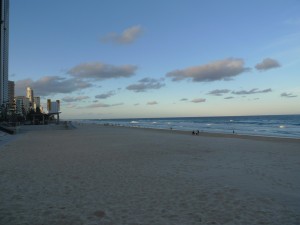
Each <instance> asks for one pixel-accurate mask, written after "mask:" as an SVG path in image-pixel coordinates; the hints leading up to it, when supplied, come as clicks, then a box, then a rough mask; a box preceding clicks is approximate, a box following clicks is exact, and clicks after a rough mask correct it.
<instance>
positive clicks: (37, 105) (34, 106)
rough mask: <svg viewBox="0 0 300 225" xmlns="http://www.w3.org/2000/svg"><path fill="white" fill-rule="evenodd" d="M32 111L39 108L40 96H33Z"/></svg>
mask: <svg viewBox="0 0 300 225" xmlns="http://www.w3.org/2000/svg"><path fill="white" fill-rule="evenodd" d="M33 108H34V111H36V109H37V108H39V109H40V108H41V98H40V97H34V104H33Z"/></svg>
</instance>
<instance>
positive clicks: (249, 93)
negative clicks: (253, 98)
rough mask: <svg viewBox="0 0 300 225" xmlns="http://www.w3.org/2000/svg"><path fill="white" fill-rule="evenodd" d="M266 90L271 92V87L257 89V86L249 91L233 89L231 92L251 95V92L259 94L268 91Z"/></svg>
mask: <svg viewBox="0 0 300 225" xmlns="http://www.w3.org/2000/svg"><path fill="white" fill-rule="evenodd" d="M268 92H272V89H271V88H268V89H264V90H259V89H257V88H253V89H251V90H249V91H245V90H242V91H233V92H231V93H232V94H235V95H251V94H261V93H268Z"/></svg>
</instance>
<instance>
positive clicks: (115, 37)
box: [101, 25, 143, 44]
mask: <svg viewBox="0 0 300 225" xmlns="http://www.w3.org/2000/svg"><path fill="white" fill-rule="evenodd" d="M142 33H143V29H142V27H141V26H139V25H136V26H132V27H129V28H127V29H125V30H124V31H123V32H122V33H121V34H117V33H115V32H112V33H109V34H107V35H105V36H104V37H102V38H101V40H102V42H112V43H117V44H130V43H133V42H134V41H135V40H136V39H137V38H138V37H139V36H140V35H141V34H142Z"/></svg>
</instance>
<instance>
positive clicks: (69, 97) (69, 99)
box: [62, 96, 90, 102]
mask: <svg viewBox="0 0 300 225" xmlns="http://www.w3.org/2000/svg"><path fill="white" fill-rule="evenodd" d="M88 98H90V97H89V96H77V97H72V96H66V97H63V98H62V100H63V101H64V102H78V101H81V100H84V99H88Z"/></svg>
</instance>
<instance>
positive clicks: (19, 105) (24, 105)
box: [15, 96, 30, 116]
mask: <svg viewBox="0 0 300 225" xmlns="http://www.w3.org/2000/svg"><path fill="white" fill-rule="evenodd" d="M15 103H16V114H19V115H21V116H25V115H26V114H27V113H28V112H29V110H30V102H29V99H28V98H27V97H25V96H17V97H16V98H15Z"/></svg>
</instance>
